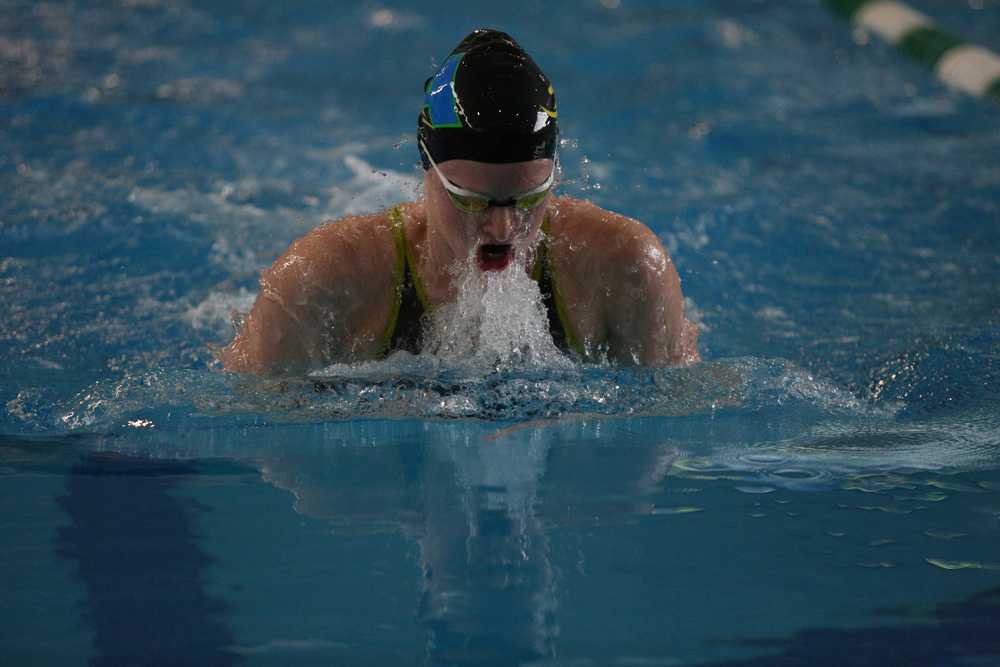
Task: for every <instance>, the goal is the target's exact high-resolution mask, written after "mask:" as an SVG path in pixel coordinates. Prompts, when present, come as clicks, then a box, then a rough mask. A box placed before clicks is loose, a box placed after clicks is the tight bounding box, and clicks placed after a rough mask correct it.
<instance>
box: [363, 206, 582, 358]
mask: <svg viewBox="0 0 1000 667" xmlns="http://www.w3.org/2000/svg"><path fill="white" fill-rule="evenodd" d="M389 219H390V220H391V221H392V224H393V229H394V230H395V233H396V256H397V260H396V273H397V275H398V278H397V280H398V281H399V282H398V283H397V285H398V287H397V289H396V292H397V294H398V297H397V300H396V307H395V308H394V309H393V314H392V316H390V318H389V324H388V326H387V327H386V332H385V334H384V338H383V340H384V341H385V347H384V349H385V353H386V354H389V353H390V352H395V351H397V350H406V351H408V352H412V353H414V354H417V353H419V352H420V342H421V324H422V322H421V320H422V319H423V317H424V314H425V313H426V312H427V310H428V308H427V307H426V306H425V299H424V298H423V295H422V292H423V290H422V288H421V287H420V284H419V281H418V280H417V279H416V275H415V273H414V272H413V269H412V268H411V265H412V263H413V259H412V258H411V257H410V253H409V252H408V250H409V248H408V247H407V245H406V235H405V233H404V231H403V212H402V210H401V209H400V207H398V206H395V207H393V208H391V209H389ZM542 228H543V230H546V231H547V229H548V218H546V219H545V223H544V224H543V226H542ZM548 260H549V257H548V252H547V248H546V245H545V242H544V240H543V241H542V242H541V243H540V244H539V246H538V259H537V260H536V262H535V267H534V269H533V270H532V272H531V273H532V278H533V279H535V280H537V281H538V288H539V290H540V291H541V293H542V300H543V303H544V304H545V311H546V313H548V318H549V333H550V334H551V335H552V340H553V342H554V343H555V344H556V347H558V348H559V349H560V350H562V351H564V352H567V351H570V350H574V351H578V349H577V345H576V341H575V340H574V338H573V336H572V334H571V333H570V330H569V329H568V328H567V327H566V326H565V325H564V323H563V322H564V318H565V310H564V309H563V308H562V303H561V300H560V299H559V295H558V291H557V289H556V284H555V282H554V281H553V276H552V266H551V263H550V262H549V261H548Z"/></svg>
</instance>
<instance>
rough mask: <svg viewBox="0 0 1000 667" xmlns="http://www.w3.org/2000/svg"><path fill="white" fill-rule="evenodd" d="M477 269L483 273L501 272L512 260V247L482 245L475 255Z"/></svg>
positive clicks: (507, 245) (505, 244) (507, 244)
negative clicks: (477, 263)
mask: <svg viewBox="0 0 1000 667" xmlns="http://www.w3.org/2000/svg"><path fill="white" fill-rule="evenodd" d="M477 257H478V259H479V268H480V269H481V270H483V271H503V270H504V269H506V268H507V266H509V265H510V263H511V262H512V261H513V260H514V246H512V245H510V244H509V243H504V244H490V243H487V244H484V245H481V246H479V252H478V253H477Z"/></svg>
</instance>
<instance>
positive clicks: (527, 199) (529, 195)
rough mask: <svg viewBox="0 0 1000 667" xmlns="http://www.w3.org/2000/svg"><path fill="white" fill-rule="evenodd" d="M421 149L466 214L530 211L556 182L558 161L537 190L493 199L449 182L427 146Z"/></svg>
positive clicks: (447, 190)
mask: <svg viewBox="0 0 1000 667" xmlns="http://www.w3.org/2000/svg"><path fill="white" fill-rule="evenodd" d="M420 148H421V149H423V151H424V155H426V156H427V161H428V162H430V163H431V166H432V167H434V171H435V172H436V173H437V175H438V178H440V179H441V185H443V186H444V189H445V191H446V192H447V193H448V197H449V198H450V199H451V203H452V204H454V205H455V208H457V209H458V210H460V211H465V212H466V213H482V212H483V211H485V210H486V209H488V208H490V207H491V206H513V207H514V208H516V209H517V210H519V211H530V210H532V209H535V208H538V206H539V204H541V203H542V201H544V200H545V195H547V194H549V190H551V189H552V184H553V183H555V180H556V166H557V165H556V161H555V160H553V162H552V173H551V174H549V177H548V178H546V179H545V182H544V183H542V184H541V185H539V186H538V187H537V188H532V189H531V190H528V191H527V192H522V193H520V194H517V195H514V196H513V197H509V198H508V199H502V200H498V199H493V198H491V197H490V195H484V194H482V193H480V192H475V191H474V190H466V189H465V188H463V187H459V186H457V185H455V184H454V183H452V182H451V181H449V180H448V178H447V177H446V176H445V175H444V174H442V173H441V170H440V169H438V166H437V164H436V163H435V162H434V158H432V157H431V153H430V151H429V150H427V146H425V145H424V142H423V141H421V142H420Z"/></svg>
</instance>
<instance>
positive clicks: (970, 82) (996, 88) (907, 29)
mask: <svg viewBox="0 0 1000 667" xmlns="http://www.w3.org/2000/svg"><path fill="white" fill-rule="evenodd" d="M827 4H828V5H829V6H830V7H831V9H833V11H834V12H836V13H838V14H840V15H841V16H844V17H845V18H847V19H848V20H850V21H851V22H852V23H854V24H855V25H858V26H861V27H862V28H865V29H866V30H870V31H871V32H874V33H875V34H876V35H878V36H879V37H881V38H882V39H884V40H885V41H887V42H889V43H890V44H892V45H893V46H895V47H896V48H898V49H899V50H900V51H902V52H903V53H905V54H906V55H908V56H910V57H911V58H912V59H914V60H916V61H917V62H920V63H922V64H924V65H926V66H928V67H930V68H931V69H933V70H934V73H935V74H937V77H938V78H939V79H941V80H942V81H943V82H944V83H945V84H947V85H949V86H951V87H952V88H957V89H959V90H961V91H964V92H966V93H969V94H971V95H976V96H979V97H982V96H987V97H991V98H993V99H994V100H995V101H997V102H1000V56H998V55H997V54H996V53H994V52H992V51H990V50H989V49H986V48H983V47H981V46H977V45H975V44H969V43H967V42H965V41H963V40H961V39H959V38H958V37H955V36H954V35H951V34H949V33H947V32H945V31H944V30H941V29H940V28H938V27H937V26H936V25H934V23H933V22H932V21H931V19H929V18H928V17H926V16H924V15H923V14H921V13H920V12H918V11H916V10H915V9H912V8H911V7H909V6H907V5H905V4H903V3H902V2H897V1H896V0H827Z"/></svg>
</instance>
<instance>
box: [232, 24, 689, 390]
mask: <svg viewBox="0 0 1000 667" xmlns="http://www.w3.org/2000/svg"><path fill="white" fill-rule="evenodd" d="M424 92H425V97H424V106H423V108H422V109H421V111H420V114H419V117H418V121H417V148H418V150H419V152H420V158H421V161H422V163H423V168H424V183H423V193H424V195H423V198H422V199H420V200H418V201H415V202H407V203H402V204H399V205H397V206H394V207H392V208H390V209H388V210H386V211H382V212H379V213H373V214H370V215H362V216H351V217H347V218H344V219H342V220H338V221H336V222H334V223H331V224H326V225H323V226H321V227H318V228H317V229H315V230H313V231H311V232H309V233H308V234H306V235H305V236H303V237H302V238H300V239H298V240H297V241H295V242H294V243H292V245H291V246H290V247H289V248H288V250H287V251H286V252H285V253H284V254H283V255H282V256H281V257H279V258H278V259H277V260H276V261H275V262H274V264H273V265H272V266H271V267H270V268H269V269H267V270H266V271H265V272H264V274H263V275H262V276H261V280H260V285H261V289H260V293H259V294H258V296H257V300H256V302H255V303H254V305H253V308H252V309H251V311H250V313H249V314H248V315H247V317H246V319H245V321H244V324H243V326H242V328H241V329H240V331H239V332H238V333H237V335H236V337H235V339H234V340H233V341H232V343H230V345H229V346H228V347H227V348H225V349H224V350H223V351H222V354H221V358H222V361H223V364H224V365H225V367H226V369H227V370H230V371H236V372H245V373H268V374H280V373H295V372H302V371H306V370H309V369H314V368H319V367H322V366H324V365H329V364H331V363H337V362H355V361H362V360H370V359H377V358H380V357H383V356H386V355H387V354H390V353H392V352H395V351H397V350H408V351H410V352H414V353H417V352H419V351H420V347H421V323H422V322H423V321H424V320H425V318H424V317H423V316H424V314H426V313H430V312H432V311H433V310H434V309H435V308H439V307H441V306H444V305H445V304H449V303H452V302H454V300H455V299H456V297H457V285H456V282H457V276H458V275H459V274H458V272H457V271H456V267H462V266H466V265H471V267H470V268H472V270H477V271H482V272H492V271H525V272H527V274H528V275H529V276H531V278H532V279H534V280H536V281H537V282H538V285H539V288H540V290H541V293H542V295H543V299H544V303H545V306H546V309H547V311H548V319H549V330H550V332H551V334H552V337H553V341H554V342H555V343H556V345H557V346H559V347H560V348H561V349H563V350H564V351H566V352H567V353H568V354H571V355H573V356H574V357H576V358H578V359H579V360H582V361H599V360H603V359H607V360H609V361H612V362H615V363H621V364H628V365H643V366H666V365H675V364H689V363H694V362H696V361H698V360H699V356H698V349H697V334H698V330H697V327H696V326H695V325H694V324H692V323H691V322H689V321H688V320H687V319H686V318H685V316H684V300H683V295H682V294H681V287H680V279H679V278H678V275H677V270H676V269H675V268H674V265H673V263H672V262H671V260H670V257H669V256H668V255H667V252H666V251H665V250H664V248H663V246H662V245H661V244H660V241H659V240H658V239H657V237H656V235H655V234H654V233H653V232H652V231H650V229H649V228H647V227H646V226H644V225H643V224H641V223H640V222H637V221H635V220H632V219H629V218H626V217H624V216H621V215H618V214H616V213H612V212H610V211H606V210H604V209H601V208H599V207H598V206H595V205H594V204H592V203H589V202H586V201H582V200H578V199H573V198H570V197H560V196H556V195H555V193H554V192H553V187H554V185H555V182H556V178H557V175H558V164H557V159H558V158H557V147H558V143H559V142H558V129H557V112H556V101H555V93H554V91H553V88H552V85H551V84H550V83H549V80H548V79H547V78H546V76H545V75H544V74H543V73H542V71H541V70H540V69H539V68H538V66H537V65H536V64H535V62H534V61H533V60H532V59H531V58H530V57H529V56H528V54H527V53H525V52H524V50H523V49H521V47H520V46H519V45H518V44H517V42H515V41H514V40H513V39H512V38H511V37H510V36H509V35H507V34H505V33H502V32H499V31H495V30H486V29H483V30H476V31H474V32H472V33H470V34H469V35H468V36H467V37H466V38H465V39H464V40H462V42H461V43H460V44H459V45H458V47H456V48H455V50H454V51H452V53H451V54H450V55H449V56H448V58H447V59H446V60H445V61H444V64H443V65H442V66H441V67H440V68H439V69H438V71H437V72H436V73H435V74H434V76H432V77H431V78H430V79H428V80H427V82H426V83H425V85H424Z"/></svg>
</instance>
